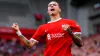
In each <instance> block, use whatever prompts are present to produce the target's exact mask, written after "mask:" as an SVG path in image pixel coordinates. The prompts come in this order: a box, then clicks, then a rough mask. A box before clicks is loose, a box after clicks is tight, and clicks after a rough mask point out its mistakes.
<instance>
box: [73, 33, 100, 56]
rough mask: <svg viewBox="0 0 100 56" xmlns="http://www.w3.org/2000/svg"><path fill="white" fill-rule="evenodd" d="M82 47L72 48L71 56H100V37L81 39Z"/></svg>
mask: <svg viewBox="0 0 100 56" xmlns="http://www.w3.org/2000/svg"><path fill="white" fill-rule="evenodd" d="M83 43H84V45H83V46H82V47H81V48H79V47H77V46H75V45H73V46H72V53H73V56H100V36H99V35H98V36H91V37H86V38H83Z"/></svg>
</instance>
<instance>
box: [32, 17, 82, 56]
mask: <svg viewBox="0 0 100 56" xmlns="http://www.w3.org/2000/svg"><path fill="white" fill-rule="evenodd" d="M63 24H68V25H70V27H71V29H72V31H73V32H74V34H80V33H81V30H80V27H79V25H77V23H76V22H75V21H73V20H69V19H59V20H57V21H55V22H49V23H47V24H43V25H41V26H39V28H38V29H37V31H36V33H35V34H34V35H33V36H32V39H34V40H35V41H37V42H39V41H41V40H44V41H45V43H46V48H45V51H44V55H43V56H72V54H71V45H72V38H71V35H70V34H69V33H68V32H67V31H64V30H63V29H62V25H63Z"/></svg>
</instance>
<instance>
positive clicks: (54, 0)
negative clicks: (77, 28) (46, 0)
mask: <svg viewBox="0 0 100 56" xmlns="http://www.w3.org/2000/svg"><path fill="white" fill-rule="evenodd" d="M50 2H56V3H58V6H59V8H61V7H60V3H59V2H57V1H56V0H53V1H50Z"/></svg>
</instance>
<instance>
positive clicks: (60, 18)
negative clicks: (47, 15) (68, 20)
mask: <svg viewBox="0 0 100 56" xmlns="http://www.w3.org/2000/svg"><path fill="white" fill-rule="evenodd" d="M61 19H62V18H59V19H57V20H55V21H49V22H48V23H52V22H57V21H59V20H61Z"/></svg>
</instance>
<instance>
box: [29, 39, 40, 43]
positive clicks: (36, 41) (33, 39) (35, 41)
mask: <svg viewBox="0 0 100 56" xmlns="http://www.w3.org/2000/svg"><path fill="white" fill-rule="evenodd" d="M30 40H33V41H35V42H37V43H39V41H37V40H35V39H33V38H31V39H30Z"/></svg>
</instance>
